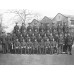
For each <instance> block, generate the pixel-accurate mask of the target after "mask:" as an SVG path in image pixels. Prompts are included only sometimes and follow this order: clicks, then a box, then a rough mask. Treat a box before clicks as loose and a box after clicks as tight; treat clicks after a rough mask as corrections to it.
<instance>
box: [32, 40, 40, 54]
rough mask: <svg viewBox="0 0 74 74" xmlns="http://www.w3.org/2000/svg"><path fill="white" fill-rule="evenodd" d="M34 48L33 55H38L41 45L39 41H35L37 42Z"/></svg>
mask: <svg viewBox="0 0 74 74" xmlns="http://www.w3.org/2000/svg"><path fill="white" fill-rule="evenodd" d="M33 46H34V48H33V54H38V53H39V52H38V49H39V43H38V41H37V39H35V42H34V44H33Z"/></svg>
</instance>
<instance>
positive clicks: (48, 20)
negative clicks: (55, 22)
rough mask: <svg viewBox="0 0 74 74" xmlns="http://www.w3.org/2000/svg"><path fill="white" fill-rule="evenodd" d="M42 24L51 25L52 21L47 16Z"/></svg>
mask: <svg viewBox="0 0 74 74" xmlns="http://www.w3.org/2000/svg"><path fill="white" fill-rule="evenodd" d="M40 22H41V23H42V24H45V23H48V24H51V23H52V20H51V19H50V18H48V17H47V16H45V17H44V18H43V19H42V20H41V21H40Z"/></svg>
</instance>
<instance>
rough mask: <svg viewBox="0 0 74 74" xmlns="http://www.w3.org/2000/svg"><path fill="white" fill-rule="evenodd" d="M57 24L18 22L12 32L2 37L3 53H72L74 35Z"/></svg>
mask: <svg viewBox="0 0 74 74" xmlns="http://www.w3.org/2000/svg"><path fill="white" fill-rule="evenodd" d="M64 28H65V26H63V27H62V29H61V28H60V27H59V26H57V28H55V27H54V26H52V27H50V26H48V25H46V26H45V25H40V26H30V25H29V26H28V27H27V28H26V27H25V26H24V25H23V24H22V26H21V27H20V28H19V26H18V25H17V24H16V26H15V27H14V30H13V32H12V34H8V35H7V36H6V37H5V36H4V37H2V38H1V44H2V49H3V53H14V54H54V53H57V54H60V53H61V54H62V52H65V53H69V54H70V55H71V54H72V52H71V50H72V45H73V37H72V36H71V34H70V33H69V32H68V33H67V32H65V29H64ZM66 31H67V30H66Z"/></svg>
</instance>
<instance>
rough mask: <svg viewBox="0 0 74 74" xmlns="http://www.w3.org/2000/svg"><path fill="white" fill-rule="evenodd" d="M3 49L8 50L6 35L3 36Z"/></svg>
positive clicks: (4, 51)
mask: <svg viewBox="0 0 74 74" xmlns="http://www.w3.org/2000/svg"><path fill="white" fill-rule="evenodd" d="M2 50H3V53H6V52H7V43H6V38H5V37H3V38H2Z"/></svg>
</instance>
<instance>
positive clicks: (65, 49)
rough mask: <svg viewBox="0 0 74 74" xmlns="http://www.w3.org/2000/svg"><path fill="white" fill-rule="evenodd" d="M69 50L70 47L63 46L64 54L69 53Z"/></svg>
mask: <svg viewBox="0 0 74 74" xmlns="http://www.w3.org/2000/svg"><path fill="white" fill-rule="evenodd" d="M67 50H68V45H67V44H65V45H64V46H63V52H65V53H67Z"/></svg>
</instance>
